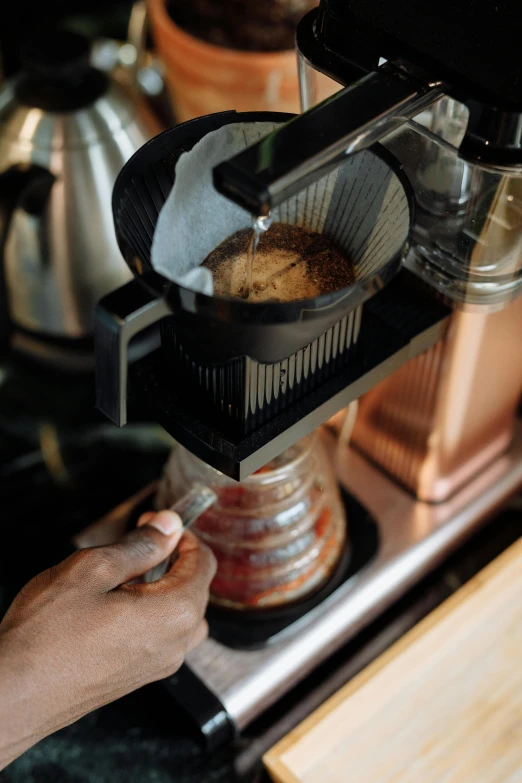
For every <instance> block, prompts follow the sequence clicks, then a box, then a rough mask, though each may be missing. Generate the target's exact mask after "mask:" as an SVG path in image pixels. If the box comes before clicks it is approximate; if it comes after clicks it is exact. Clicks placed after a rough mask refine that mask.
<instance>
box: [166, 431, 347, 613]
mask: <svg viewBox="0 0 522 783" xmlns="http://www.w3.org/2000/svg"><path fill="white" fill-rule="evenodd" d="M195 481H199V482H203V483H205V484H206V485H208V486H209V487H211V488H212V490H213V491H214V492H215V493H216V494H217V497H218V500H217V502H216V503H215V504H214V506H212V508H210V509H209V510H208V511H206V512H205V513H204V514H203V515H202V516H201V517H199V519H198V520H197V521H196V522H195V523H194V525H193V526H192V530H193V531H194V532H195V533H196V534H197V535H198V536H199V537H200V538H201V539H202V540H203V541H204V542H205V543H206V544H207V545H208V546H209V547H210V548H211V549H212V551H213V552H214V554H215V556H216V558H217V562H218V570H217V574H216V576H215V579H214V581H213V583H212V587H211V602H212V603H214V604H218V605H221V606H225V607H229V608H233V609H238V610H244V609H249V610H255V609H266V608H271V607H277V606H282V605H286V604H288V603H291V602H293V601H296V600H298V599H301V598H304V597H306V596H308V595H310V594H311V593H313V592H314V591H315V590H317V589H318V588H319V587H321V586H322V585H323V584H324V583H325V582H326V581H327V579H328V577H329V576H330V574H331V573H332V571H333V570H334V569H335V566H336V565H337V563H338V562H339V559H340V556H341V553H342V552H343V550H344V547H345V546H346V522H345V517H344V509H343V505H342V503H341V499H340V496H339V491H338V488H337V484H336V482H335V479H334V477H333V474H332V470H331V467H330V463H329V460H328V456H327V454H326V452H325V450H324V448H323V446H322V444H321V443H320V440H319V438H318V437H317V436H316V435H315V434H314V435H311V436H308V437H306V438H304V439H303V440H301V441H299V442H298V443H296V444H294V445H293V446H291V447H290V448H289V449H287V450H286V451H285V452H284V453H283V454H282V455H281V456H279V457H278V458H276V459H275V460H272V462H270V463H269V464H268V465H266V466H265V467H264V468H262V469H261V470H259V471H257V472H256V473H254V474H253V475H252V476H250V477H249V478H248V479H246V480H245V481H242V482H241V483H238V482H236V481H234V480H233V479H230V478H228V477H227V476H224V475H223V474H222V473H219V471H217V470H215V469H214V468H212V467H210V466H208V465H206V464H205V463H204V462H202V461H201V460H200V459H198V458H197V457H195V456H194V455H193V454H191V453H190V452H189V451H187V450H186V449H184V448H183V447H181V446H178V447H177V448H176V449H175V450H174V451H173V453H172V455H171V458H170V460H169V462H168V463H167V465H166V467H165V471H164V475H163V480H162V483H161V485H160V489H159V492H158V496H157V502H156V505H157V507H158V508H166V507H168V506H171V505H172V504H173V503H174V502H175V501H176V499H177V498H179V497H181V496H182V495H183V494H184V493H185V492H186V491H187V489H188V488H189V487H190V486H191V485H192V484H193V483H194V482H195Z"/></svg>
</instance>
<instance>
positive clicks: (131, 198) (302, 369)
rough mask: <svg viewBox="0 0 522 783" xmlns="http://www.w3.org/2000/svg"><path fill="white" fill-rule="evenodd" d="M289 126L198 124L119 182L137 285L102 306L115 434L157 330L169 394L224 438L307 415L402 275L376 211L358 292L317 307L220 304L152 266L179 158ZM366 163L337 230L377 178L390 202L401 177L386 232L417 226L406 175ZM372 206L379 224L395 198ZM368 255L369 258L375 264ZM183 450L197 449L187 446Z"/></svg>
mask: <svg viewBox="0 0 522 783" xmlns="http://www.w3.org/2000/svg"><path fill="white" fill-rule="evenodd" d="M290 117H291V115H285V114H279V113H266V112H251V113H242V114H238V113H236V112H223V113H221V114H215V115H209V116H207V117H202V118H199V119H196V120H192V121H190V122H187V123H184V124H183V125H180V126H177V127H175V128H173V129H171V130H169V131H166V132H165V133H163V134H161V135H159V136H157V137H156V138H155V139H153V140H152V141H150V142H149V143H148V144H146V145H144V147H142V148H141V149H140V150H139V151H138V152H137V153H136V154H135V155H134V156H133V157H132V158H131V160H130V161H129V162H128V163H127V164H126V166H125V167H124V168H123V170H122V172H121V173H120V176H119V178H118V180H117V182H116V185H115V188H114V194H113V213H114V222H115V228H116V236H117V240H118V243H119V246H120V249H121V251H122V254H123V256H124V258H125V260H126V261H127V263H128V265H129V266H130V268H131V269H132V271H133V272H134V274H135V276H136V280H135V281H134V282H133V283H131V284H128V285H127V286H124V287H123V288H122V289H119V290H118V291H116V292H114V293H113V294H111V295H109V296H108V297H106V298H105V299H104V300H102V302H101V303H100V306H99V307H98V311H97V319H96V327H95V334H96V361H97V404H98V407H99V408H100V409H101V410H102V411H103V412H104V413H106V414H107V415H108V416H109V418H111V419H112V420H113V421H114V422H115V423H116V424H118V425H120V426H122V425H123V424H125V423H126V418H127V412H126V406H127V349H128V345H129V344H130V342H131V340H132V339H133V338H134V337H135V336H136V335H137V334H139V333H140V332H141V331H142V330H143V329H145V328H146V327H148V326H151V325H153V324H157V323H161V351H162V363H163V365H164V369H165V373H164V375H163V383H166V384H167V385H169V386H172V387H175V388H177V389H178V391H179V394H180V399H181V404H182V405H183V406H185V405H188V406H189V408H193V407H194V406H196V407H197V408H198V409H199V410H201V411H202V413H203V417H204V418H205V419H206V421H207V424H209V425H216V426H218V427H219V429H220V431H222V432H224V433H225V435H226V436H227V437H229V438H231V439H232V440H237V439H238V438H242V437H245V436H246V435H248V434H251V433H253V432H255V431H256V430H257V429H258V428H259V427H260V426H261V425H264V424H266V423H268V422H270V421H271V420H272V419H273V418H274V417H275V416H277V415H279V414H280V413H281V412H282V411H284V410H287V409H289V408H290V407H292V406H294V405H297V404H299V402H300V401H301V400H303V399H304V398H305V397H306V396H308V395H310V393H312V392H314V391H315V390H317V389H318V388H320V387H321V386H322V385H323V384H324V383H325V382H326V381H328V380H329V379H331V378H333V377H335V376H336V374H337V373H338V372H339V370H340V369H342V368H343V367H345V366H347V365H348V364H349V363H350V362H351V361H352V359H353V357H354V356H355V354H356V348H357V343H358V339H359V338H360V333H361V311H360V306H361V305H362V303H363V302H364V301H366V300H367V299H369V298H370V297H371V296H373V295H374V294H375V293H376V292H377V291H379V290H380V289H381V288H382V287H383V286H384V285H385V284H387V283H388V282H389V281H390V280H391V278H392V277H393V276H394V275H395V274H397V272H398V271H399V268H400V264H401V259H402V254H403V252H404V244H403V245H402V246H400V247H399V244H400V243H398V242H395V244H394V245H393V247H394V251H395V252H393V253H390V254H389V255H388V256H386V255H385V253H386V250H385V249H383V248H386V244H387V238H386V231H385V230H384V228H383V227H380V229H379V231H375V232H372V226H368V227H366V224H365V223H364V220H367V215H368V213H367V212H366V211H364V216H362V217H361V218H360V219H359V218H357V220H355V219H353V220H352V225H355V226H356V230H357V231H359V230H361V232H363V229H364V232H363V233H362V234H361V236H359V235H357V242H358V243H359V244H358V247H359V248H360V249H361V250H360V252H361V259H362V261H361V263H360V266H361V268H364V271H363V272H361V275H360V277H358V278H357V280H356V283H355V284H354V285H352V286H350V287H348V288H345V289H342V290H340V291H334V292H331V293H329V294H326V295H323V296H319V297H316V298H315V299H310V300H306V301H296V302H284V303H278V302H267V303H250V302H243V301H242V300H239V299H224V298H219V297H211V296H207V295H205V294H201V293H196V292H194V291H190V290H188V289H186V288H184V287H182V286H180V285H177V284H176V283H172V282H170V281H168V280H166V279H165V278H164V277H163V276H161V275H159V274H157V273H156V272H155V271H154V270H153V268H152V266H151V246H152V239H153V235H154V230H155V227H156V222H157V219H158V215H159V212H160V210H161V208H162V206H163V204H164V203H165V201H166V199H167V197H168V195H169V193H170V190H171V189H172V186H173V183H174V178H175V167H176V163H177V161H178V159H179V157H180V155H181V154H182V153H183V152H185V151H187V150H190V149H191V148H192V147H193V146H194V144H196V142H198V141H199V140H200V139H201V138H202V137H203V136H205V135H206V134H207V133H209V132H211V131H213V130H216V129H218V128H221V127H222V126H224V125H227V124H230V123H238V122H241V123H246V122H283V121H285V120H288V119H289V118H290ZM365 155H367V156H368V157H367V160H368V166H367V168H365V166H363V165H362V164H361V163H360V160H359V161H355V159H353V164H352V161H349V163H348V165H353V171H354V174H353V179H352V187H351V190H350V187H346V188H343V189H342V190H343V192H341V193H340V194H339V199H340V200H339V203H340V207H339V210H337V211H336V214H337V213H339V216H338V217H337V220H338V221H339V220H342V219H343V209H342V205H343V203H344V202H343V198H344V199H346V198H348V197H349V196H351V191H355V192H357V188H362V187H363V185H364V187H368V184H367V183H368V182H369V181H370V180H371V178H372V177H373V180H372V181H375V182H377V183H379V187H381V189H382V190H383V193H384V191H386V187H387V186H384V187H383V186H382V182H383V180H382V179H381V175H382V177H384V178H386V177H391V178H393V177H395V178H396V181H397V182H398V189H397V190H396V191H395V192H396V193H400V196H398V197H396V201H394V202H393V203H392V204H390V206H389V208H388V210H386V208H382V214H385V213H386V218H385V219H386V220H387V221H390V220H391V219H392V218H394V216H395V215H398V218H397V220H398V221H399V222H400V220H404V217H401V216H403V215H404V214H406V215H407V216H408V219H409V221H410V225H411V215H412V199H411V194H410V189H409V182H408V181H407V180H406V178H405V177H404V175H403V174H402V171H401V167H400V165H399V164H398V163H397V161H396V160H395V158H393V156H392V155H390V154H389V153H388V152H387V151H386V150H384V149H381V148H377V147H376V148H375V149H372V150H371V152H367V153H365ZM365 160H366V159H365ZM384 181H385V182H387V181H388V180H386V179H385V180H384ZM355 183H357V187H355ZM360 183H362V184H360ZM344 191H346V193H345V194H344ZM343 194H344V195H343ZM334 196H336V193H334ZM371 196H372V200H371V203H370V200H369V211H370V212H371V210H372V209H373V210H378V209H379V208H380V207H379V205H380V203H381V201H380V199H382V198H384V195H383V194H381V193H378V194H377V195H376V196H374V194H373V193H372V194H371ZM336 197H337V196H336ZM332 198H333V197H332ZM361 199H362V197H361ZM332 203H338V202H337V200H336V201H333V202H332ZM401 210H402V211H401ZM372 214H373V213H372ZM390 216H391V217H390ZM370 222H371V221H370ZM339 225H341V226H343V225H344V224H343V223H341V224H339V222H337V226H339ZM348 225H349V223H348ZM360 226H362V227H363V228H361V229H360V228H359V227H360ZM379 226H380V224H379ZM374 227H375V226H373V228H374ZM350 230H351V229H350ZM372 242H374V243H375V246H376V247H375V251H374V249H373V245H371V244H370V243H372ZM365 248H366V249H367V250H368V248H369V251H370V252H368V254H367V256H364V255H363V253H364V252H365V251H364V249H365ZM367 257H369V259H368V260H366V258H367ZM367 270H369V271H367ZM374 270H375V272H374ZM363 329H364V326H363ZM180 440H181V442H183V443H184V445H186V446H187V447H188V448H190V444H189V443H188V442H187V441H186V440H184V439H183V437H182V436H181V438H180ZM210 461H212V460H210ZM214 464H215V463H214Z"/></svg>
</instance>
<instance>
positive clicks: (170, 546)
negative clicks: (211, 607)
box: [84, 511, 183, 591]
mask: <svg viewBox="0 0 522 783" xmlns="http://www.w3.org/2000/svg"><path fill="white" fill-rule="evenodd" d="M182 532H183V529H182V525H181V520H180V518H179V517H178V515H177V514H174V513H173V512H172V511H160V512H159V513H158V514H154V515H153V516H152V517H149V518H148V521H147V524H142V525H141V526H140V527H138V528H136V529H135V530H132V531H131V532H130V533H127V535H125V536H124V537H123V538H122V539H121V540H120V541H118V543H116V544H111V545H110V546H105V547H98V548H96V549H92V550H84V552H85V553H86V557H87V558H88V559H89V561H90V566H91V568H90V571H91V575H92V577H93V578H94V579H95V580H96V586H97V587H98V588H101V589H103V590H106V591H107V590H112V589H114V588H116V587H118V586H119V585H122V584H125V583H127V582H129V581H131V580H132V579H135V578H136V577H139V576H142V575H143V574H144V573H146V572H147V571H149V570H150V569H151V568H154V567H155V566H157V565H159V564H160V563H161V562H162V561H163V560H165V559H166V558H167V557H168V556H169V555H170V554H171V553H172V552H173V550H174V549H175V548H176V546H177V544H178V542H179V539H180V537H181V535H182ZM87 565H89V564H87Z"/></svg>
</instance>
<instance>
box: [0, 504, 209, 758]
mask: <svg viewBox="0 0 522 783" xmlns="http://www.w3.org/2000/svg"><path fill="white" fill-rule="evenodd" d="M140 523H142V526H141V527H139V528H137V529H136V530H134V531H132V532H131V533H129V534H128V535H126V536H125V537H124V538H123V539H122V540H121V541H119V542H118V543H116V544H111V545H110V546H103V547H96V548H92V549H84V550H81V551H79V552H76V553H75V554H73V555H71V557H69V558H67V560H64V561H63V562H62V563H60V564H59V565H57V566H55V567H53V568H50V569H49V570H48V571H44V572H43V573H42V574H39V575H38V576H37V577H35V578H34V579H33V580H31V581H30V582H29V583H28V584H27V585H26V587H25V588H24V589H23V590H22V591H21V592H20V593H19V595H18V596H17V597H16V598H15V600H14V602H13V604H12V605H11V607H10V608H9V610H8V612H7V614H6V616H5V618H4V620H3V622H2V623H0V769H1V768H2V766H3V765H5V764H6V763H8V761H10V760H12V759H13V758H15V757H16V756H17V755H19V753H21V752H22V751H23V750H25V749H26V748H27V747H29V746H30V745H31V744H34V742H36V741H38V740H39V739H41V738H42V737H44V736H46V735H47V734H50V733H52V732H53V731H55V730H56V729H58V728H60V727H62V726H65V725H67V724H69V723H72V722H73V721H75V720H77V719H78V718H79V717H80V716H82V715H85V714H86V713H87V712H90V711H91V710H93V709H95V708H96V707H99V706H101V705H103V704H106V703H108V702H110V701H113V700H114V699H117V698H119V697H120V696H123V695H124V694H126V693H129V692H130V691H132V690H134V689H135V688H139V687H140V686H142V685H145V684H146V683H149V682H152V681H154V680H159V679H161V678H163V677H167V676H168V675H170V674H172V673H174V672H175V671H176V670H177V669H178V668H179V667H180V666H181V664H182V662H183V659H184V657H185V655H186V653H187V652H188V651H189V650H191V649H192V648H193V647H194V646H195V645H197V644H198V643H199V642H200V641H202V640H203V639H204V638H205V636H206V633H207V628H206V623H205V620H204V613H205V608H206V605H207V600H208V594H209V586H210V582H211V580H212V577H213V575H214V573H215V563H214V558H213V556H212V554H211V553H210V551H209V550H208V549H207V548H206V547H205V546H204V545H203V544H202V543H201V542H200V541H199V540H198V539H197V538H196V537H195V536H193V535H192V534H191V533H188V532H187V533H185V534H184V535H183V538H181V534H182V530H181V522H180V520H179V517H177V516H176V515H175V514H173V513H171V512H169V511H162V512H160V513H158V514H149V515H147V516H146V517H145V518H142V519H141V520H140ZM143 523H146V524H143ZM180 538H181V541H180ZM178 544H179V545H178ZM176 546H178V558H177V560H176V561H175V563H174V565H173V566H172V567H171V568H170V570H169V571H168V572H167V573H166V574H165V576H163V577H162V578H161V579H160V580H158V581H157V582H152V583H147V584H144V583H138V584H136V583H133V580H134V579H136V578H137V577H139V576H141V575H143V574H144V573H145V572H146V571H148V570H149V569H151V568H153V567H154V566H156V565H158V564H159V563H161V562H162V561H163V560H164V559H165V558H167V557H168V556H169V555H170V554H171V553H172V551H173V550H174V549H175V547H176ZM129 582H131V584H129ZM6 738H7V741H6ZM2 762H3V763H2Z"/></svg>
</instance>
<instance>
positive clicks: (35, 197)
mask: <svg viewBox="0 0 522 783" xmlns="http://www.w3.org/2000/svg"><path fill="white" fill-rule="evenodd" d="M55 179H56V177H55V176H54V174H51V172H50V171H49V170H48V169H45V168H43V167H42V166H37V165H36V164H34V163H31V164H29V165H27V164H23V163H17V164H15V165H13V166H10V167H9V168H8V169H6V170H5V171H3V172H2V173H1V174H0V352H2V351H3V350H4V349H5V348H7V345H8V343H9V337H10V334H11V330H12V324H11V319H10V316H9V294H8V289H7V275H6V269H5V246H6V243H7V237H8V236H9V227H10V225H11V218H12V216H13V213H14V211H15V209H17V207H22V208H23V209H25V211H26V212H28V213H29V214H31V215H35V216H38V215H41V214H42V212H43V211H44V209H45V207H46V205H47V199H48V197H49V193H50V192H51V188H52V186H53V183H54V181H55Z"/></svg>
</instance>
